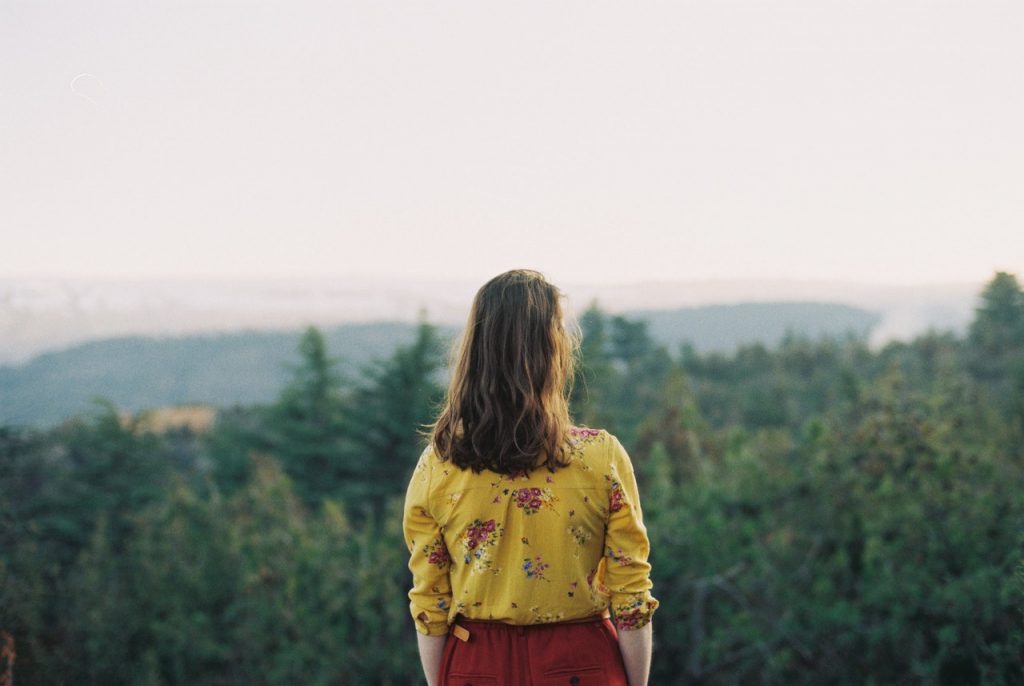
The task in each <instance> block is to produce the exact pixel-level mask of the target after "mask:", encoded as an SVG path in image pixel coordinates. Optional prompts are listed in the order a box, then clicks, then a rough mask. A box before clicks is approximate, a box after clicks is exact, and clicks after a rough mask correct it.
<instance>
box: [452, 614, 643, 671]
mask: <svg viewBox="0 0 1024 686" xmlns="http://www.w3.org/2000/svg"><path fill="white" fill-rule="evenodd" d="M460 627H461V628H460ZM467 632H468V634H467ZM460 636H461V638H460ZM438 684H440V686H629V684H628V681H627V679H626V669H625V665H624V664H623V662H622V654H621V653H620V652H619V635H618V632H617V631H616V630H615V625H614V624H612V621H611V619H609V618H608V616H607V615H604V616H597V617H594V618H593V619H588V620H575V621H568V622H554V623H549V624H529V625H516V624H506V623H504V622H491V621H481V620H471V619H466V618H464V617H463V616H462V615H459V616H458V618H457V619H456V621H455V622H454V623H453V624H452V625H451V627H450V629H449V631H448V641H447V642H446V643H445V647H444V658H443V659H442V660H441V671H440V673H439V677H438Z"/></svg>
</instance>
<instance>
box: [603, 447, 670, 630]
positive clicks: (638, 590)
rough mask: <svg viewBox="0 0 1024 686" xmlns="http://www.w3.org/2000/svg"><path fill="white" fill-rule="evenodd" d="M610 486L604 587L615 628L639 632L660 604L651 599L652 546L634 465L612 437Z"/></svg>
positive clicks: (653, 598) (655, 599)
mask: <svg viewBox="0 0 1024 686" xmlns="http://www.w3.org/2000/svg"><path fill="white" fill-rule="evenodd" d="M611 439H612V440H611V451H612V454H611V460H610V472H611V484H610V488H609V492H608V522H607V528H606V531H605V555H606V556H607V557H608V559H607V560H606V563H607V566H606V571H605V584H606V586H607V587H608V591H609V593H610V601H611V610H612V613H613V614H614V616H615V626H616V627H617V628H619V629H627V630H629V629H639V628H640V627H642V626H644V625H645V624H647V623H648V622H650V621H651V618H652V615H653V614H654V611H655V610H656V609H657V607H658V605H659V602H658V600H657V598H655V597H654V596H653V595H651V588H652V587H653V583H652V581H651V579H650V571H651V565H650V563H649V562H648V561H647V558H648V555H649V554H650V549H651V544H650V540H649V539H648V537H647V528H646V527H645V526H644V521H643V511H642V509H641V507H640V494H639V492H638V491H637V485H636V476H635V474H634V472H633V463H632V462H631V461H630V459H629V455H628V454H627V453H626V449H625V448H623V446H622V443H620V442H619V439H618V438H617V437H615V436H612V437H611Z"/></svg>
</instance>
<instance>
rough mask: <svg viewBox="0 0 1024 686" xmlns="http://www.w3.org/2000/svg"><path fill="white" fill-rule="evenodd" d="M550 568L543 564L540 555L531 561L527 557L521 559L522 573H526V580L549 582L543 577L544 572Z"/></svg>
mask: <svg viewBox="0 0 1024 686" xmlns="http://www.w3.org/2000/svg"><path fill="white" fill-rule="evenodd" d="M550 566H551V565H549V564H548V563H546V562H544V558H543V556H542V555H538V556H536V557H535V558H533V559H532V560H531V559H530V558H528V557H527V558H524V559H523V571H524V572H526V578H528V579H543V580H544V581H551V579H549V578H547V577H546V576H544V572H545V570H547V568H548V567H550Z"/></svg>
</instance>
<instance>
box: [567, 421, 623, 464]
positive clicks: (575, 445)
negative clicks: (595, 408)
mask: <svg viewBox="0 0 1024 686" xmlns="http://www.w3.org/2000/svg"><path fill="white" fill-rule="evenodd" d="M615 440H616V439H615V435H614V434H612V433H611V432H609V431H608V430H607V429H600V428H592V427H589V426H571V427H570V428H569V451H570V453H571V457H572V459H574V460H578V461H582V462H584V463H585V464H588V465H590V466H591V467H598V468H602V469H603V468H605V467H606V466H607V463H608V459H609V450H608V448H609V447H610V446H611V445H613V443H614V441H615Z"/></svg>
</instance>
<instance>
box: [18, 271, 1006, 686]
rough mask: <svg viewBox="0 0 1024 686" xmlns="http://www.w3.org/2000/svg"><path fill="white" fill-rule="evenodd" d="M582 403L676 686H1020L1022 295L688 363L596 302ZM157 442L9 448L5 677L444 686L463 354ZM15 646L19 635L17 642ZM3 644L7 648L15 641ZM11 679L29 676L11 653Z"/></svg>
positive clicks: (60, 438) (319, 386)
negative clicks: (430, 646)
mask: <svg viewBox="0 0 1024 686" xmlns="http://www.w3.org/2000/svg"><path fill="white" fill-rule="evenodd" d="M581 325H582V326H583V329H584V334H585V339H584V347H583V351H582V356H583V359H582V362H583V364H582V365H581V372H580V377H579V379H578V380H577V384H576V391H575V394H574V398H573V407H574V412H575V419H576V421H577V422H578V423H583V424H587V425H590V426H601V427H605V428H608V429H609V430H610V431H612V432H613V433H615V434H616V435H618V436H619V437H620V438H621V439H622V441H623V443H624V445H626V446H627V448H628V449H629V451H630V454H631V455H632V457H633V461H634V463H635V464H636V466H637V471H638V475H639V479H640V488H641V493H642V496H643V499H644V514H645V518H646V521H647V526H648V531H649V533H650V536H651V540H652V560H651V561H652V564H653V570H654V571H653V577H654V591H655V595H656V596H657V597H658V598H659V600H661V603H662V605H661V608H659V611H658V613H657V614H656V617H655V622H654V633H655V655H654V667H653V673H652V683H654V684H677V683H678V684H745V683H759V684H822V683H828V684H899V683H935V684H957V685H959V684H992V685H996V684H1019V683H1024V667H1022V664H1024V497H1022V494H1024V294H1022V291H1021V288H1020V285H1019V284H1018V282H1017V280H1016V278H1015V277H1013V276H1012V275H1010V274H1005V273H999V274H997V275H996V276H995V277H994V279H993V280H992V281H991V282H990V283H989V284H988V286H987V287H986V289H985V291H984V292H983V293H982V294H981V297H980V306H979V307H978V309H977V313H976V317H975V320H974V322H973V323H972V326H971V329H970V332H969V334H968V335H967V336H965V337H964V338H962V339H961V338H958V337H956V336H954V335H952V334H948V333H941V332H929V333H928V334H926V335H922V336H920V337H918V338H917V339H915V340H913V341H909V342H898V343H893V344H890V345H888V346H886V347H885V348H883V349H881V350H879V351H872V350H870V349H869V348H868V346H867V345H866V343H865V342H864V340H863V339H861V338H856V337H851V338H847V339H843V340H836V339H828V338H824V339H817V340H810V339H808V338H801V337H799V336H794V335H791V336H789V337H787V338H786V339H785V340H784V341H783V342H782V343H781V344H780V345H779V346H777V347H775V348H772V349H769V348H766V347H764V346H762V345H748V346H744V347H741V348H739V349H738V350H736V351H735V352H734V353H733V354H728V355H726V354H721V353H704V354H698V353H697V352H696V351H695V350H694V348H693V347H692V346H686V345H684V346H682V347H681V348H680V349H679V350H677V351H670V350H666V349H665V348H664V347H661V346H659V345H657V344H655V342H654V341H653V340H652V338H651V337H650V335H649V333H648V331H647V329H646V326H645V325H644V324H643V323H640V322H636V321H631V320H629V319H628V318H625V317H621V316H609V315H607V314H606V313H604V312H602V311H601V310H600V309H599V308H598V307H596V306H593V307H591V308H590V309H589V310H587V311H586V312H585V313H583V315H582V317H581ZM297 357H298V364H296V365H295V366H294V367H293V369H292V370H291V381H290V382H289V383H288V384H287V385H286V386H285V387H283V388H282V389H281V391H280V393H279V397H278V399H277V400H276V402H274V403H271V404H268V405H256V406H250V407H233V408H225V409H223V410H222V411H221V412H220V414H219V418H218V421H217V424H216V425H215V427H214V428H213V429H212V430H211V431H210V432H208V433H205V434H201V435H194V434H192V433H190V432H188V431H187V430H180V431H171V432H166V433H161V434H156V433H152V432H149V431H147V430H145V429H144V428H143V427H142V426H141V425H140V424H138V423H137V422H133V421H125V420H124V418H123V417H121V416H119V414H118V413H117V411H116V409H115V407H114V405H113V404H112V403H111V402H109V401H107V402H99V403H98V404H97V406H96V410H95V412H93V413H92V414H91V415H90V416H86V417H82V418H79V419H76V420H74V421H70V422H66V423H64V424H62V425H60V426H56V427H54V428H52V429H50V430H47V431H41V430H33V429H28V428H25V427H21V428H19V427H13V426H8V427H4V428H0V648H2V649H3V650H2V652H0V679H2V678H3V676H4V674H5V670H6V668H7V667H8V666H9V663H10V662H11V661H12V660H15V659H16V662H15V663H14V666H13V669H12V670H11V673H13V675H14V676H15V677H16V680H17V683H18V684H19V685H21V684H40V685H50V684H54V685H56V684H67V683H75V684H102V685H104V686H116V685H118V684H144V685H150V684H152V685H157V684H185V683H187V684H210V685H217V684H276V683H302V684H338V683H346V684H349V683H350V684H414V683H422V676H421V674H420V667H419V660H418V657H417V655H416V643H415V638H414V636H415V634H414V632H413V628H412V620H411V618H410V617H409V616H408V611H407V602H408V599H407V597H406V592H407V590H408V587H409V584H410V578H409V572H408V570H407V568H406V560H407V551H406V549H405V547H404V545H403V543H402V541H401V531H400V525H401V500H402V494H403V492H404V488H405V484H406V483H407V479H408V476H409V474H410V472H411V469H412V465H413V463H414V462H415V459H416V457H417V456H418V453H419V446H420V445H421V442H420V439H419V437H418V436H417V435H416V429H417V428H419V427H420V426H422V425H423V424H425V423H426V422H429V421H430V420H431V419H432V418H433V415H434V412H435V410H436V407H437V403H438V402H439V400H440V397H441V393H442V388H441V386H440V381H439V378H438V373H439V371H440V370H442V369H443V365H444V341H443V340H442V339H441V338H439V336H438V332H437V329H435V328H434V327H433V326H431V325H429V324H427V323H422V324H421V325H420V326H419V328H418V331H417V337H416V339H415V341H414V342H412V343H411V344H409V345H406V346H402V347H400V348H399V349H398V351H397V352H396V353H395V354H394V355H392V356H391V357H389V358H387V359H382V360H379V361H378V362H377V363H375V364H374V365H373V366H372V367H367V368H366V370H365V373H364V374H363V375H362V377H360V378H358V379H355V380H348V379H345V378H343V377H342V376H341V375H339V374H338V373H337V372H336V363H337V360H336V359H334V358H332V357H331V355H330V354H329V351H328V350H327V346H326V344H325V341H324V339H323V336H322V335H321V334H320V332H319V331H318V330H317V329H315V328H310V329H309V330H307V331H306V333H305V334H304V336H303V337H302V339H301V341H300V342H299V354H298V356H297ZM3 632H6V633H3ZM8 634H9V635H10V637H11V641H5V637H6V636H7V635H8ZM15 655H16V658H15Z"/></svg>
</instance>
